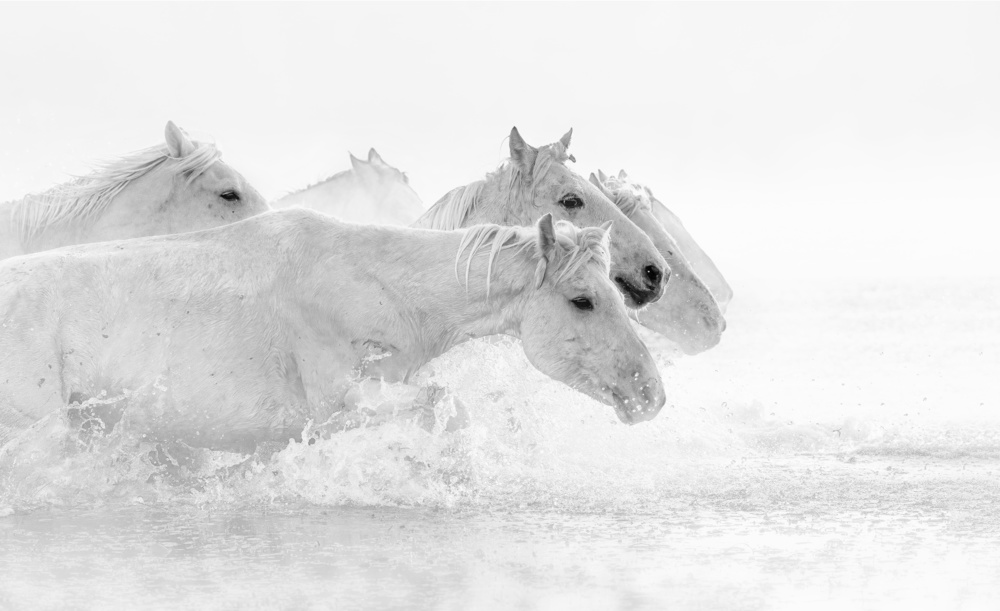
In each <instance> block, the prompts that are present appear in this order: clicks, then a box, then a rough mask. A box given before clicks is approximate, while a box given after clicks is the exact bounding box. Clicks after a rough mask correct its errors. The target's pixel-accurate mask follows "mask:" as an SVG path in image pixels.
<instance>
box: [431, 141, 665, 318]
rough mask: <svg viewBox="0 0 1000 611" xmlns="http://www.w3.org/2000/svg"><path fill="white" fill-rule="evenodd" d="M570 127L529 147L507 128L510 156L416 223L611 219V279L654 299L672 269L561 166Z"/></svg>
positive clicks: (644, 299) (632, 301) (639, 300)
mask: <svg viewBox="0 0 1000 611" xmlns="http://www.w3.org/2000/svg"><path fill="white" fill-rule="evenodd" d="M572 135H573V130H570V131H569V132H567V133H566V135H564V136H563V137H562V138H561V139H560V140H559V141H558V142H555V143H553V144H549V145H546V146H542V147H539V148H535V147H533V146H531V145H529V144H527V143H526V142H525V141H524V139H523V138H521V134H520V133H518V131H517V128H516V127H515V128H513V129H512V130H511V131H510V159H509V160H507V161H506V162H505V163H503V164H501V165H500V167H499V168H498V169H497V170H495V171H494V172H491V173H490V174H487V175H486V178H485V179H483V180H479V181H476V182H474V183H471V184H469V185H466V186H464V187H458V188H457V189H453V190H452V191H450V192H449V193H448V194H446V195H445V196H444V197H442V198H441V199H440V200H438V202H437V203H436V204H434V205H433V206H432V207H431V208H430V209H429V210H428V211H427V212H426V213H425V214H424V215H423V216H421V217H420V218H419V219H417V222H416V223H414V225H413V226H414V227H427V228H430V229H456V228H459V227H469V226H470V225H475V224H478V223H498V224H500V225H530V224H533V223H534V222H535V221H537V220H538V219H539V218H540V217H541V216H542V215H543V214H546V213H548V214H552V216H553V218H556V219H562V220H567V221H570V222H572V223H574V224H575V225H577V226H596V225H600V224H601V223H605V222H607V221H613V222H614V227H615V228H614V231H613V232H612V234H611V277H612V278H613V279H614V281H615V283H616V284H617V285H618V287H619V288H620V289H621V292H622V293H623V294H624V296H625V303H626V305H628V306H629V307H631V308H638V307H641V306H643V305H645V304H647V303H651V302H654V301H656V300H657V299H659V298H660V295H661V294H662V293H663V287H664V285H665V284H666V283H667V278H668V276H669V274H670V270H669V268H668V267H667V264H666V262H665V261H664V259H663V256H662V255H660V253H659V251H657V250H656V247H655V246H653V243H652V242H651V241H650V239H649V236H647V235H646V234H645V233H643V232H642V230H640V229H639V228H638V227H636V226H635V224H634V223H633V222H632V221H630V220H628V218H626V217H625V215H624V214H622V212H621V211H620V210H619V209H618V208H617V207H616V206H615V205H614V204H613V203H611V201H610V200H609V199H608V198H607V197H605V195H604V194H603V193H601V191H600V190H599V189H598V188H597V187H595V186H594V185H592V184H590V183H589V182H587V180H586V179H585V178H583V177H582V176H580V175H579V174H576V173H575V172H573V171H571V170H570V169H569V168H567V167H566V165H565V162H566V161H567V160H572V159H573V157H572V156H571V155H569V154H567V153H566V149H567V148H568V147H569V143H570V138H571V137H572Z"/></svg>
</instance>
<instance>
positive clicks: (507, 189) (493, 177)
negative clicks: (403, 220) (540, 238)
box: [413, 168, 536, 229]
mask: <svg viewBox="0 0 1000 611" xmlns="http://www.w3.org/2000/svg"><path fill="white" fill-rule="evenodd" d="M512 171H513V170H512V169H510V168H502V169H500V170H498V171H496V172H494V173H492V174H490V175H489V176H487V177H486V179H484V180H481V181H477V182H473V183H470V184H468V185H465V186H464V187H458V188H456V189H452V190H451V191H449V192H448V193H446V194H445V195H444V196H443V197H442V198H441V199H439V200H438V202H437V203H436V204H434V205H433V206H431V208H430V209H428V210H427V211H426V212H425V213H424V214H423V215H422V216H421V217H420V218H419V219H417V220H416V221H415V222H414V223H413V226H414V227H428V228H430V227H434V228H439V229H456V228H458V227H471V226H472V225H480V224H484V223H489V224H496V225H507V226H521V225H530V224H531V223H533V222H534V221H535V220H536V219H535V218H533V216H532V214H530V212H529V209H530V208H531V203H532V200H533V197H532V195H533V192H532V190H531V187H530V186H524V185H523V184H522V183H521V181H520V180H515V179H514V178H513V177H512V175H511V172H512ZM456 198H465V199H469V200H471V201H467V202H464V203H463V205H462V206H461V207H462V208H464V209H463V210H462V214H461V218H457V217H458V214H457V213H456V212H454V208H453V207H454V206H455V204H454V203H452V202H453V201H454V200H455V199H456Z"/></svg>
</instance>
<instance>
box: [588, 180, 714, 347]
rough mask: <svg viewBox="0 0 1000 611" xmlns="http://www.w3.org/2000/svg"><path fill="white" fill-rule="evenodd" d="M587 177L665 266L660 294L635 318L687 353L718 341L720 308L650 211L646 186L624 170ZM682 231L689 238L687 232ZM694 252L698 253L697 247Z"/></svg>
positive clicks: (678, 246) (675, 242) (682, 252)
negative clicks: (614, 174)
mask: <svg viewBox="0 0 1000 611" xmlns="http://www.w3.org/2000/svg"><path fill="white" fill-rule="evenodd" d="M590 181H591V182H592V183H594V185H595V186H597V188H599V189H601V191H602V192H603V193H604V194H605V195H606V196H607V197H608V199H610V200H611V201H613V202H615V204H616V205H617V206H618V207H619V208H621V211H622V212H624V213H625V215H626V216H628V217H629V218H630V219H632V221H633V222H634V223H635V224H636V225H638V226H639V228H640V229H642V230H643V231H645V232H646V234H647V235H648V236H649V237H650V238H652V240H653V244H655V245H656V248H657V249H658V250H659V251H660V254H662V255H663V258H664V259H666V260H667V263H668V264H669V265H670V270H671V275H670V282H669V283H668V284H667V288H666V290H665V291H664V292H663V298H661V299H660V300H659V301H657V302H656V303H654V304H650V305H649V306H648V307H647V308H646V309H645V310H643V311H642V312H641V313H640V315H639V316H638V320H639V322H640V323H641V324H642V325H643V326H646V327H648V328H650V329H652V330H653V331H656V332H657V333H659V334H661V335H664V336H665V337H667V338H668V339H669V340H671V341H672V342H674V343H675V344H677V346H678V347H680V349H681V350H683V351H684V352H685V353H686V354H698V353H699V352H704V351H705V350H708V349H709V348H712V347H713V346H715V345H716V344H718V343H719V340H720V339H721V337H722V332H723V331H724V330H725V329H726V320H725V318H724V317H723V314H722V310H721V309H720V307H719V305H718V304H717V303H716V300H715V299H714V297H713V296H712V293H711V292H710V291H709V289H708V288H707V287H706V286H705V284H704V283H703V282H702V280H701V278H700V276H699V274H698V273H696V271H695V270H694V268H693V266H692V265H691V263H690V262H689V260H688V258H687V257H685V256H684V249H683V248H681V246H680V245H679V244H678V242H677V240H675V239H674V237H673V235H672V234H671V233H670V232H668V231H667V230H666V229H665V228H664V227H663V224H662V223H660V221H659V220H658V219H657V218H656V217H655V216H654V215H653V211H652V203H653V201H654V199H653V197H652V193H651V192H650V191H649V189H648V188H647V187H644V186H642V185H639V184H637V183H631V182H628V181H627V180H626V176H625V173H624V172H622V173H621V174H619V177H618V178H614V177H611V178H609V177H608V176H605V175H604V172H600V176H599V177H598V176H595V175H594V174H591V175H590ZM661 206H662V204H661ZM675 218H676V217H675ZM679 222H680V221H678V223H679ZM684 235H687V236H688V237H690V234H687V233H686V232H685V233H684ZM691 242H692V243H693V240H691ZM696 246H697V245H696ZM698 251H699V252H702V253H703V251H701V249H698ZM703 254H704V253H703ZM704 259H708V255H704ZM708 260H709V261H711V259H708ZM712 269H714V266H713V268H712ZM716 271H717V270H716ZM720 277H721V276H720ZM723 282H724V281H723ZM726 286H727V287H728V285H726Z"/></svg>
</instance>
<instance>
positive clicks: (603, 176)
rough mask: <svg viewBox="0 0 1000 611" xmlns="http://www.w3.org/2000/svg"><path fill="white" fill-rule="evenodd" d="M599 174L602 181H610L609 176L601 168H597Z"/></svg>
mask: <svg viewBox="0 0 1000 611" xmlns="http://www.w3.org/2000/svg"><path fill="white" fill-rule="evenodd" d="M597 176H598V177H599V178H600V179H601V182H608V176H607V174H605V173H604V172H602V171H601V170H597Z"/></svg>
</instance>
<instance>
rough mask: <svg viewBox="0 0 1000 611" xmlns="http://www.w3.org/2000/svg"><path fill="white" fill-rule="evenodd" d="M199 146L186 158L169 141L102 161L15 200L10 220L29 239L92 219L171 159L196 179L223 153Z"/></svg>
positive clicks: (180, 171) (177, 168)
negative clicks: (172, 149)
mask: <svg viewBox="0 0 1000 611" xmlns="http://www.w3.org/2000/svg"><path fill="white" fill-rule="evenodd" d="M196 146H197V148H195V150H194V151H193V152H192V153H191V154H190V155H187V156H185V157H183V158H177V157H171V156H170V153H169V150H168V148H167V145H166V144H160V145H157V146H152V147H149V148H147V149H143V150H140V151H136V152H135V153H132V154H129V155H126V156H125V157H122V158H121V159H118V160H116V161H111V162H108V163H104V164H101V165H99V166H98V167H97V168H96V169H95V170H94V172H92V173H91V174H89V175H87V176H80V177H77V178H75V179H73V180H71V181H70V182H67V183H63V184H61V185H57V186H55V187H53V188H51V189H49V190H48V191H45V192H44V193H39V194H34V195H28V196H26V197H25V198H24V199H22V200H20V201H18V202H15V203H14V204H13V208H12V211H11V224H12V226H13V227H14V229H15V231H17V233H18V234H19V237H20V239H21V241H22V242H25V243H26V242H29V241H30V240H31V239H33V238H35V237H37V236H38V235H39V234H41V233H43V232H44V231H45V230H46V229H47V228H49V227H51V226H53V225H55V224H57V223H65V222H73V221H78V222H81V223H85V222H93V220H94V219H96V218H98V217H99V216H100V215H101V214H102V213H103V212H104V211H105V210H106V209H107V207H108V205H109V204H110V203H111V201H112V200H113V199H114V198H115V197H117V196H118V194H120V193H121V192H122V190H123V189H125V187H127V186H128V185H129V184H130V183H131V182H132V181H133V180H136V179H138V178H140V177H142V176H144V175H146V174H147V173H149V172H151V171H152V170H153V169H155V168H157V167H159V166H160V165H161V164H162V163H163V162H165V161H167V160H168V159H174V160H177V161H178V162H179V163H177V164H176V165H174V166H173V167H172V168H171V171H172V172H173V173H174V174H184V175H186V176H187V178H188V181H189V182H190V181H193V180H195V179H196V178H197V177H198V176H200V175H201V174H203V173H204V172H205V171H206V170H207V169H208V168H209V167H211V166H212V164H214V163H215V162H216V161H218V159H219V158H220V157H221V156H222V153H221V152H220V151H219V149H217V148H216V147H215V145H212V144H207V143H197V145H196Z"/></svg>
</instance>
